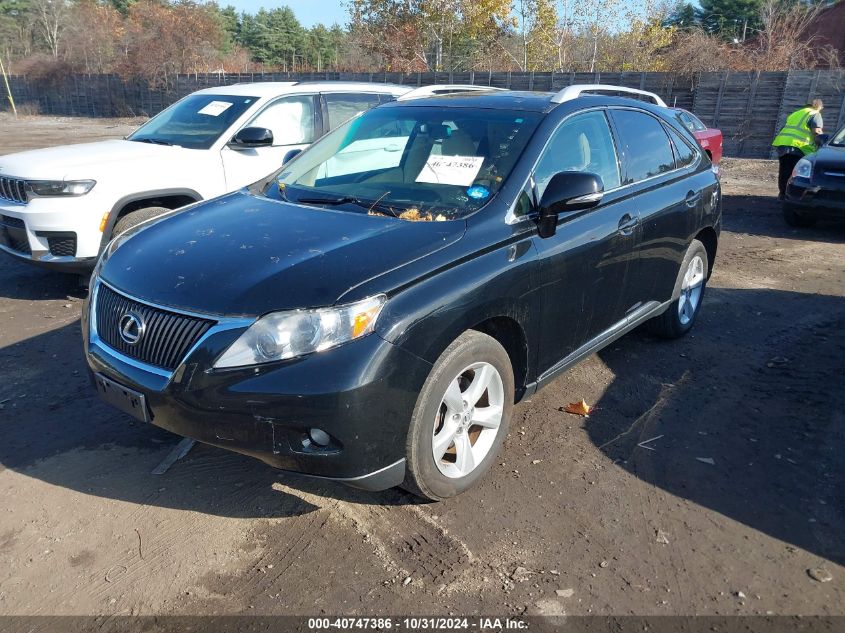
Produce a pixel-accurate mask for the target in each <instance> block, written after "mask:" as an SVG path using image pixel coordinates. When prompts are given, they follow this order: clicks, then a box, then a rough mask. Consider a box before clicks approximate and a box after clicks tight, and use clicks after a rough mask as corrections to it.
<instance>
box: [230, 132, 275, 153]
mask: <svg viewBox="0 0 845 633" xmlns="http://www.w3.org/2000/svg"><path fill="white" fill-rule="evenodd" d="M272 144H273V133H272V132H271V131H270V130H268V129H267V128H266V127H245V128H243V129H242V130H240V131H239V132H238V133H237V134H235V135H234V136H233V137H232V140H231V141H229V147H231V148H232V149H252V148H254V147H269V146H270V145H272Z"/></svg>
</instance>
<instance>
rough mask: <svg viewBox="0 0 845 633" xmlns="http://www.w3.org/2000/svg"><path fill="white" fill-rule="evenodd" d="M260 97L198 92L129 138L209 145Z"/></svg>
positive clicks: (155, 141)
mask: <svg viewBox="0 0 845 633" xmlns="http://www.w3.org/2000/svg"><path fill="white" fill-rule="evenodd" d="M256 100H257V97H244V96H232V95H209V94H194V95H189V96H187V97H185V98H184V99H182V100H181V101H177V102H176V103H174V104H173V105H172V106H170V107H169V108H167V109H166V110H164V111H163V112H161V113H159V114H157V115H156V116H154V117H153V118H152V119H150V120H149V121H147V122H146V123H144V125H142V126H141V127H139V128H138V129H137V130H135V132H134V133H132V134H131V135H130V136H129V137H128V138H127V140H129V141H136V142H139V143H152V144H155V145H179V146H180V147H187V148H189V149H208V148H210V147H211V146H212V145H214V142H215V141H216V140H217V139H218V138H220V135H221V134H223V132H225V131H226V130H228V129H229V127H231V125H232V124H233V123H234V122H235V121H236V120H237V119H238V117H240V116H241V115H242V114H243V113H244V112H246V111H247V109H248V108H250V107H251V106H252V105H253V104H254V103H255V102H256Z"/></svg>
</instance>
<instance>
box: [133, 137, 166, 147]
mask: <svg viewBox="0 0 845 633" xmlns="http://www.w3.org/2000/svg"><path fill="white" fill-rule="evenodd" d="M132 140H133V141H137V142H139V143H152V144H153V145H173V143H171V142H170V141H165V140H164V139H160V138H133V139H132Z"/></svg>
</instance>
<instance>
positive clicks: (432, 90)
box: [397, 84, 507, 101]
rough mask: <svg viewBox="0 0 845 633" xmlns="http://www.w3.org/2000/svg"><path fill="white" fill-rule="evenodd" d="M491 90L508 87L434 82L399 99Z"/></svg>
mask: <svg viewBox="0 0 845 633" xmlns="http://www.w3.org/2000/svg"><path fill="white" fill-rule="evenodd" d="M491 90H495V91H501V90H507V88H494V87H493V86H477V85H473V84H434V85H433V86H421V87H420V88H414V89H413V90H411V91H410V92H406V93H405V94H403V95H402V96H401V97H399V98H398V99H397V101H407V100H409V99H419V98H421V97H433V96H435V95H439V94H450V93H453V92H489V91H491Z"/></svg>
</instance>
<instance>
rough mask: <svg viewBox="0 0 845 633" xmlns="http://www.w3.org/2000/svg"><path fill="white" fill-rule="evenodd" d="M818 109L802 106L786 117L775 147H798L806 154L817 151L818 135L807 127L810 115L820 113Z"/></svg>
mask: <svg viewBox="0 0 845 633" xmlns="http://www.w3.org/2000/svg"><path fill="white" fill-rule="evenodd" d="M818 113H819V111H818V110H813V109H812V108H801V109H800V110H796V111H795V112H793V113H792V114H790V115H789V116H788V117H787V118H786V125H784V126H783V129H782V130H781V131H780V132H778V135H777V136H776V137H775V140H774V141H772V146H773V147H797V148H798V149H800V150H801V151H802V152H804V155H805V156H806V155H807V154H812V153H813V152H815V151H816V135H815V134H813V131H812V130H811V129H810V128H808V127H807V122H808V121H809V120H810V117H811V116H813V115H815V114H818Z"/></svg>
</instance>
